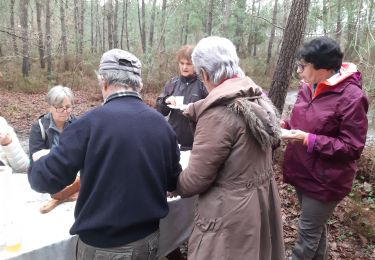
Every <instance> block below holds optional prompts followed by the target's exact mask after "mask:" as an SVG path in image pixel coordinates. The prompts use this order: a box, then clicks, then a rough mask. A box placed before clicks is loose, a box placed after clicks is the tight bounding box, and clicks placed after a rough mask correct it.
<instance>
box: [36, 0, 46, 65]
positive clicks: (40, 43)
mask: <svg viewBox="0 0 375 260" xmlns="http://www.w3.org/2000/svg"><path fill="white" fill-rule="evenodd" d="M35 5H36V23H37V26H38V51H39V61H40V67H41V68H42V69H44V68H45V67H46V64H45V62H44V45H43V31H42V22H41V16H42V5H41V3H40V0H35Z"/></svg>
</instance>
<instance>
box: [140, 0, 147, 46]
mask: <svg viewBox="0 0 375 260" xmlns="http://www.w3.org/2000/svg"><path fill="white" fill-rule="evenodd" d="M141 20H142V31H141V35H142V50H143V53H146V50H147V43H146V6H145V0H142V18H141Z"/></svg>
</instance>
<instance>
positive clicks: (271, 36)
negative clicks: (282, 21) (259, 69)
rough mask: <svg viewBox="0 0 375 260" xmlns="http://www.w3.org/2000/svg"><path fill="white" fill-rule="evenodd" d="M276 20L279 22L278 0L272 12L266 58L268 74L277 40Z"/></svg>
mask: <svg viewBox="0 0 375 260" xmlns="http://www.w3.org/2000/svg"><path fill="white" fill-rule="evenodd" d="M276 22H277V0H275V2H274V4H273V12H272V28H271V35H270V40H269V42H268V50H267V60H266V65H267V67H266V72H265V74H267V73H268V72H269V71H270V66H271V65H270V63H271V56H272V45H273V41H274V40H275V31H276V27H275V25H276Z"/></svg>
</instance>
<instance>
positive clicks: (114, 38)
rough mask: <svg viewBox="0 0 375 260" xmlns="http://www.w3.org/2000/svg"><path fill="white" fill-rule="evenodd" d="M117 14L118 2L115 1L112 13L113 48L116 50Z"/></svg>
mask: <svg viewBox="0 0 375 260" xmlns="http://www.w3.org/2000/svg"><path fill="white" fill-rule="evenodd" d="M117 14H118V0H115V10H114V13H113V47H114V48H118V34H117V31H118V24H117Z"/></svg>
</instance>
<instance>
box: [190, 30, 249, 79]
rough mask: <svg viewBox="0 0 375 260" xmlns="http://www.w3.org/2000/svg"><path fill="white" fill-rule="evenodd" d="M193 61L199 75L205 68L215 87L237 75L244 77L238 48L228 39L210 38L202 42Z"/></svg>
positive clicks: (195, 52) (196, 48)
mask: <svg viewBox="0 0 375 260" xmlns="http://www.w3.org/2000/svg"><path fill="white" fill-rule="evenodd" d="M192 61H193V64H194V67H195V71H196V73H197V75H200V73H201V69H202V68H203V69H204V70H205V71H206V72H207V74H208V78H209V80H210V81H211V82H213V83H214V84H215V85H218V84H220V83H221V82H222V81H223V80H224V79H226V78H232V77H233V76H235V75H237V76H240V77H242V76H244V73H243V71H242V70H241V68H240V67H239V58H238V56H237V52H236V47H235V46H234V44H233V43H232V42H231V41H230V40H228V39H226V38H222V37H218V36H210V37H207V38H203V39H202V40H200V41H199V42H198V44H197V46H195V48H194V51H193V54H192Z"/></svg>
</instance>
